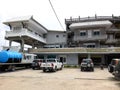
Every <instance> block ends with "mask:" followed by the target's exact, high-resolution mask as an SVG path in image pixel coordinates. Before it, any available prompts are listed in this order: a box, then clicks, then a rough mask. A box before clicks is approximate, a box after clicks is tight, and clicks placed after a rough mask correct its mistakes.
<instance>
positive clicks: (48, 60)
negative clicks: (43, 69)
mask: <svg viewBox="0 0 120 90" xmlns="http://www.w3.org/2000/svg"><path fill="white" fill-rule="evenodd" d="M43 62H55V59H47V60H43Z"/></svg>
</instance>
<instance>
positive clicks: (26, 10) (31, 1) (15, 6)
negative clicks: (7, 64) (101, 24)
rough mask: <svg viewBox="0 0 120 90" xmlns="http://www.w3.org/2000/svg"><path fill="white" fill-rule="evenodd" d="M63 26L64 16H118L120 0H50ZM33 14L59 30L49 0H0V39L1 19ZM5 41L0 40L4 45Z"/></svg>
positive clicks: (40, 20) (48, 26) (1, 30)
mask: <svg viewBox="0 0 120 90" xmlns="http://www.w3.org/2000/svg"><path fill="white" fill-rule="evenodd" d="M51 2H52V4H53V6H54V9H55V11H56V13H57V15H58V17H59V19H60V21H61V23H62V25H63V26H64V28H65V23H64V20H65V18H70V17H71V16H72V17H74V18H76V17H78V16H80V17H87V16H94V15H95V14H97V15H98V16H111V15H112V14H114V15H115V16H120V0H51ZM27 15H33V18H34V19H36V20H37V21H38V22H39V23H41V24H42V25H43V26H45V27H46V28H47V29H51V30H61V29H62V28H61V27H60V25H59V23H58V21H57V19H56V17H55V15H54V13H53V11H52V9H51V6H50V4H49V0H0V33H1V35H0V40H1V41H3V37H4V34H5V30H6V29H7V28H6V27H5V25H3V24H2V22H3V21H6V20H7V19H10V18H13V17H20V16H27ZM4 44H5V42H4V43H3V42H0V45H4Z"/></svg>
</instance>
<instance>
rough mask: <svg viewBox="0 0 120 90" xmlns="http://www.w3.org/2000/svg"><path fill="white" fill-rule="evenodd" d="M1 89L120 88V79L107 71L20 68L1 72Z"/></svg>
mask: <svg viewBox="0 0 120 90" xmlns="http://www.w3.org/2000/svg"><path fill="white" fill-rule="evenodd" d="M0 90H120V81H117V80H115V79H114V77H113V76H112V75H111V74H110V73H109V72H108V71H107V69H104V70H100V69H99V68H95V71H94V72H81V71H80V69H66V68H64V69H63V70H60V71H57V72H47V73H43V71H42V70H32V69H26V70H18V71H15V72H5V73H0Z"/></svg>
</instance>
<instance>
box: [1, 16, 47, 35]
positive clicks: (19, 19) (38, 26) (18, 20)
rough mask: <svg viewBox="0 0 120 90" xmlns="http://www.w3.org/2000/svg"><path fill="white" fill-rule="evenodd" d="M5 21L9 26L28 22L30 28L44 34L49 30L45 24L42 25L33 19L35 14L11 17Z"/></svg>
mask: <svg viewBox="0 0 120 90" xmlns="http://www.w3.org/2000/svg"><path fill="white" fill-rule="evenodd" d="M3 23H4V24H6V25H8V26H12V25H14V24H20V25H21V24H28V28H30V29H31V28H32V29H33V30H34V31H36V32H38V33H43V34H44V33H47V31H48V30H47V29H46V28H45V27H44V26H42V25H41V24H40V23H39V22H37V21H36V20H35V19H33V16H24V17H16V18H12V19H9V20H7V21H5V22H3Z"/></svg>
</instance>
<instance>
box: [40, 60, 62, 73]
mask: <svg viewBox="0 0 120 90" xmlns="http://www.w3.org/2000/svg"><path fill="white" fill-rule="evenodd" d="M41 67H42V69H43V72H46V71H54V72H56V71H57V70H62V68H63V64H62V62H60V61H59V60H58V59H56V58H49V59H46V60H44V61H43V63H42V64H41Z"/></svg>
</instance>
